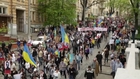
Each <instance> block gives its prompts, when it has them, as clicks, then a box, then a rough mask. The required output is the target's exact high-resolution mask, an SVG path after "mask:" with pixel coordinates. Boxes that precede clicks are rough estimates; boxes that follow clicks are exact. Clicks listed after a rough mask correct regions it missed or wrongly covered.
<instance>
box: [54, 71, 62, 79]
mask: <svg viewBox="0 0 140 79" xmlns="http://www.w3.org/2000/svg"><path fill="white" fill-rule="evenodd" d="M53 79H61V77H60V72H56V71H54V73H53Z"/></svg>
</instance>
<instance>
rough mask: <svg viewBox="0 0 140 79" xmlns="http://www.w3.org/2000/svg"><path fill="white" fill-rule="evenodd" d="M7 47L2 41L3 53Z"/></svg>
mask: <svg viewBox="0 0 140 79" xmlns="http://www.w3.org/2000/svg"><path fill="white" fill-rule="evenodd" d="M5 46H6V44H5V42H4V41H2V44H1V47H2V51H4V50H5Z"/></svg>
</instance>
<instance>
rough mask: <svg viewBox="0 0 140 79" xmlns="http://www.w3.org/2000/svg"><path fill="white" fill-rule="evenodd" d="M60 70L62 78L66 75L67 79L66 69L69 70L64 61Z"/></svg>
mask: <svg viewBox="0 0 140 79" xmlns="http://www.w3.org/2000/svg"><path fill="white" fill-rule="evenodd" d="M59 69H60V74H61V76H62V75H64V77H65V79H66V78H67V77H66V69H67V65H66V64H65V63H64V60H63V59H62V60H61V62H60V65H59Z"/></svg>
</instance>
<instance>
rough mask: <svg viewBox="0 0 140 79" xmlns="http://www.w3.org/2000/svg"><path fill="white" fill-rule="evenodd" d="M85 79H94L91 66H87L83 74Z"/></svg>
mask: <svg viewBox="0 0 140 79" xmlns="http://www.w3.org/2000/svg"><path fill="white" fill-rule="evenodd" d="M84 77H85V79H95V76H94V70H93V69H92V68H91V66H88V68H87V70H86V71H85V74H84Z"/></svg>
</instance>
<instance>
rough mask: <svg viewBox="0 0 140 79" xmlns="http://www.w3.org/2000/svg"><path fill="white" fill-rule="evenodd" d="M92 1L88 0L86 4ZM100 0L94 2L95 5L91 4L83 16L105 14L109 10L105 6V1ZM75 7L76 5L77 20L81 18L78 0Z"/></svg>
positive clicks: (80, 7)
mask: <svg viewBox="0 0 140 79" xmlns="http://www.w3.org/2000/svg"><path fill="white" fill-rule="evenodd" d="M92 1H93V0H88V5H90V4H91V3H92ZM101 1H102V2H101V3H100V4H95V5H93V6H91V7H90V8H89V9H87V11H86V15H85V17H89V16H102V15H105V14H106V13H107V12H108V11H109V9H108V8H107V7H105V3H106V2H107V1H104V0H101ZM76 7H77V10H76V13H77V15H78V17H79V20H81V17H82V6H81V2H80V0H77V2H76Z"/></svg>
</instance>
